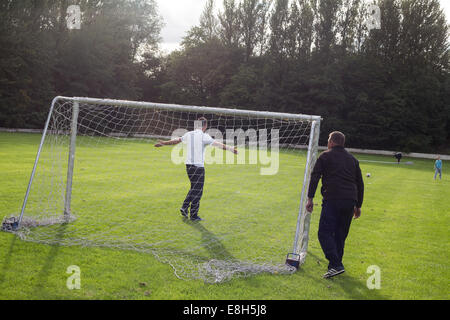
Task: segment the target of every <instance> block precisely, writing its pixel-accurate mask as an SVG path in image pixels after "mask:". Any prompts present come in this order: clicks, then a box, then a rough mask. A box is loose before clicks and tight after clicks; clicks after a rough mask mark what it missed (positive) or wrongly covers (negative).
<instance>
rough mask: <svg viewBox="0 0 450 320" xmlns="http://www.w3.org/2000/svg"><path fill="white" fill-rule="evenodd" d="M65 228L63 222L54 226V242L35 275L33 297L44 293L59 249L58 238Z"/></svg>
mask: <svg viewBox="0 0 450 320" xmlns="http://www.w3.org/2000/svg"><path fill="white" fill-rule="evenodd" d="M66 229H67V224H66V223H63V224H61V225H59V226H57V227H56V230H55V240H56V241H55V242H56V243H55V244H53V245H51V246H50V251H49V253H48V255H47V258H46V260H45V262H44V264H43V266H42V268H41V270H40V272H39V274H38V275H37V284H36V286H35V288H34V294H33V296H34V297H41V298H42V297H43V296H45V294H46V286H47V285H48V278H49V275H50V272H51V270H52V268H53V265H54V263H55V259H56V257H57V256H58V253H59V249H60V247H61V245H60V244H59V242H60V240H62V238H63V237H64V234H65V232H66Z"/></svg>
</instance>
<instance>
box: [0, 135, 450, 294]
mask: <svg viewBox="0 0 450 320" xmlns="http://www.w3.org/2000/svg"><path fill="white" fill-rule="evenodd" d="M39 140H40V136H39V135H34V134H11V133H0V176H1V179H0V180H1V182H2V183H1V184H0V215H1V216H2V217H3V216H5V215H10V214H13V213H14V214H17V212H19V211H20V207H21V204H22V201H23V196H24V193H25V190H26V186H27V184H28V179H29V175H30V172H31V169H32V165H33V162H34V158H35V155H36V151H37V148H38V145H39ZM135 148H136V153H135V155H134V156H133V157H131V158H127V157H125V158H123V159H121V158H120V157H121V155H120V154H114V153H113V150H108V149H104V150H101V152H96V153H95V152H92V151H93V150H94V149H95V150H97V151H98V146H86V147H85V148H83V147H81V148H78V149H77V156H79V155H80V156H81V157H78V158H79V159H83V160H80V161H81V162H78V163H77V164H76V170H79V171H78V172H77V174H78V175H77V176H76V177H77V178H76V179H75V180H74V196H73V198H74V200H73V201H74V203H73V207H74V208H76V207H77V205H78V206H82V204H83V202H88V203H90V204H91V205H94V204H95V201H96V199H106V200H103V201H97V203H96V205H97V209H98V210H97V211H96V212H97V214H98V215H99V216H100V217H101V216H102V215H109V217H110V218H111V221H112V222H110V223H113V222H114V221H115V220H114V219H117V221H119V222H120V221H122V220H121V215H120V214H121V213H124V214H125V215H126V212H124V211H125V210H129V208H133V211H134V212H140V213H141V214H142V216H140V217H139V219H147V220H146V221H149V223H150V224H151V223H152V221H153V222H154V227H155V229H156V230H157V229H158V228H161V226H162V225H164V228H165V229H164V230H170V229H171V228H173V230H172V231H171V232H173V233H175V234H176V233H177V232H179V231H180V230H182V229H183V228H186V230H189V232H190V233H191V234H193V235H195V234H197V239H196V240H197V241H199V242H202V241H205V239H206V240H207V241H211V239H213V240H220V241H218V243H219V244H220V246H221V250H220V252H219V253H221V254H223V253H224V252H225V253H226V254H230V255H232V256H234V257H237V258H245V257H253V256H255V255H256V256H258V255H262V254H265V252H267V250H270V249H274V251H276V252H273V253H271V255H270V258H271V259H275V260H276V259H278V258H279V259H280V260H282V261H281V262H283V259H284V256H285V255H286V253H287V252H288V251H289V250H290V247H291V245H292V241H293V236H294V231H295V222H296V216H297V211H298V203H299V195H300V182H301V181H302V174H303V170H302V168H303V166H304V161H305V159H304V157H303V156H301V155H295V154H293V153H281V155H280V162H281V166H282V169H280V172H279V174H278V175H276V176H269V177H262V176H260V175H259V173H258V167H255V166H248V165H247V166H245V165H229V166H224V165H210V166H207V168H206V170H207V171H206V184H205V193H204V196H203V199H202V203H201V209H200V210H201V216H203V217H204V218H205V219H206V221H204V222H202V223H201V225H200V227H195V228H193V227H191V226H187V225H185V224H183V223H182V221H181V219H180V217H179V213H178V208H179V206H180V203H181V201H182V200H183V198H184V196H185V193H186V192H187V188H188V181H187V177H186V174H185V171H184V166H183V165H180V166H176V165H173V164H172V163H171V161H170V152H171V149H170V148H165V149H161V150H155V149H154V148H153V147H152V145H151V144H148V143H147V144H146V143H136V144H135ZM90 155H91V156H90ZM83 156H84V157H83ZM356 156H357V158H358V159H361V160H370V161H394V159H391V158H387V157H382V156H367V155H356ZM100 157H101V158H100ZM105 157H106V159H107V160H105ZM100 159H102V160H101V161H100ZM108 159H111V160H114V161H111V163H110V166H104V165H102V166H97V167H92V166H90V165H89V164H91V163H104V161H108ZM149 161H151V163H149ZM402 161H410V159H403V160H402ZM411 161H413V162H414V164H413V165H411V166H397V165H391V164H383V163H376V162H361V169H362V171H363V174H364V176H365V174H366V173H368V172H370V173H371V177H370V178H366V177H365V178H364V180H365V187H366V192H365V201H364V205H363V210H362V217H361V218H360V219H359V220H355V221H354V222H353V223H352V227H351V230H350V234H349V237H348V240H347V244H346V253H345V255H344V264H345V266H346V270H347V272H346V273H345V274H343V275H341V276H339V277H337V278H334V279H331V280H325V279H322V278H321V276H322V274H323V273H324V272H325V271H326V265H327V262H326V260H325V258H324V256H323V253H322V251H321V248H320V245H319V243H318V240H317V227H318V221H319V216H320V201H321V198H320V195H319V192H318V193H317V196H316V199H315V203H316V204H317V205H316V206H315V209H314V212H313V215H312V222H311V228H310V242H309V250H308V256H307V259H306V263H305V264H304V265H303V266H302V267H301V269H300V270H299V271H298V272H297V273H295V274H293V275H269V274H261V275H257V276H252V277H248V278H237V279H233V280H231V281H228V282H225V283H220V284H207V283H204V282H203V281H200V280H188V281H185V280H180V279H178V278H177V277H176V276H175V275H174V271H173V269H172V267H171V266H170V265H168V264H164V263H161V262H160V261H158V260H157V259H156V258H155V257H154V256H153V255H151V254H146V253H141V252H136V251H130V250H120V249H115V248H98V247H89V246H88V247H85V246H69V247H68V246H57V245H43V244H37V243H33V242H25V241H22V240H20V239H18V238H17V237H15V236H14V235H12V234H8V233H0V299H263V300H264V299H275V300H278V299H448V298H449V297H450V296H449V293H448V292H449V291H448V288H449V284H450V281H449V280H448V279H449V276H450V271H449V267H448V262H449V261H448V256H449V253H450V252H449V229H448V226H449V222H450V221H449V215H448V213H449V211H448V207H449V200H448V199H449V196H450V188H449V180H448V178H447V177H446V175H445V172H446V171H445V163H444V176H443V180H442V181H439V180H438V181H434V180H433V174H434V172H433V161H431V160H419V159H412V160H411ZM118 164H119V165H118ZM150 169H151V170H150ZM123 171H126V173H127V175H128V176H131V177H134V179H132V180H133V183H132V184H131V185H130V189H132V190H133V191H132V192H129V193H127V194H124V193H123V192H115V189H112V190H111V188H109V186H111V185H112V184H113V183H116V182H117V181H120V179H121V177H120V173H121V172H123ZM299 171H301V172H299ZM127 181H129V180H124V181H123V183H124V184H126V183H129V182H127ZM125 187H126V186H125ZM105 194H106V195H105ZM249 199H250V200H249ZM74 210H75V209H74ZM162 212H163V213H164V215H162V214H161V213H162ZM155 213H157V214H158V216H160V219H158V220H157V219H155V216H154V214H155ZM149 217H151V218H149ZM239 217H242V219H241V221H244V222H245V225H240V224H239V221H240V220H239ZM94 220H95V219H94ZM106 221H107V220H106V219H103V220H100V223H98V224H96V223H94V224H93V226H94V227H95V228H96V229H98V230H100V231H101V230H104V229H108V228H109V227H110V225H108V224H107V223H106ZM94 222H95V221H94ZM159 223H161V224H159ZM76 226H77V225H76V223H75V224H73V225H70V226H68V228H69V230H65V231H70V228H75V227H76ZM230 226H231V227H230ZM131 227H133V226H131ZM134 227H135V228H137V229H139V226H138V225H136V226H134ZM131 230H132V229H131ZM247 230H252V231H253V232H251V233H248V232H247ZM72 231H73V232H77V230H76V229H74V230H72ZM88 231H89V232H90V231H91V229H89V230H88ZM122 231H123V232H126V231H125V230H122ZM244 231H245V232H244ZM248 234H251V235H252V236H251V239H246V238H245V236H246V235H248ZM216 242H217V241H216ZM208 248H210V250H209V251H208ZM216 249H217V246H216V247H213V248H212V249H211V247H209V246H206V247H203V248H202V250H203V252H200V254H201V255H203V256H213V255H215V254H217V253H218V252H217V251H216ZM71 265H77V266H79V267H80V269H81V289H79V290H69V289H68V288H67V286H66V281H67V278H68V277H69V274H67V273H66V270H67V268H68V267H69V266H71ZM373 265H376V266H378V267H379V268H380V270H381V274H380V276H381V288H380V289H379V290H377V289H374V290H370V289H368V287H367V280H368V279H369V277H370V276H371V275H372V274H371V273H367V270H368V268H369V267H370V266H373Z"/></svg>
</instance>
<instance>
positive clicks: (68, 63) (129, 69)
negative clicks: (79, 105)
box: [0, 0, 162, 128]
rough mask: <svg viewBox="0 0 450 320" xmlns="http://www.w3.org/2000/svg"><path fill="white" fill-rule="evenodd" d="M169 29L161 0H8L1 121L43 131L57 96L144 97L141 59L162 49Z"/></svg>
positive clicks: (1, 12)
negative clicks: (73, 10)
mask: <svg viewBox="0 0 450 320" xmlns="http://www.w3.org/2000/svg"><path fill="white" fill-rule="evenodd" d="M73 4H76V5H78V6H79V7H80V9H81V13H82V16H81V18H82V20H81V28H80V29H79V30H76V29H75V30H70V29H69V28H68V23H67V18H68V15H67V9H68V7H69V5H73ZM161 26H162V21H161V18H160V17H159V15H158V12H157V8H156V5H155V3H154V1H153V0H127V1H123V0H106V1H105V0H77V1H73V0H71V1H69V0H61V1H53V0H39V1H35V0H21V1H16V0H0V57H1V60H0V126H3V127H21V128H23V127H38V128H41V127H42V126H43V123H45V118H46V115H47V113H48V109H49V105H50V102H51V100H52V99H53V98H52V97H54V96H56V95H67V96H92V97H111V98H129V99H139V98H141V97H142V82H143V81H145V80H146V76H145V70H144V69H143V65H142V64H141V63H138V62H137V61H136V57H137V56H138V55H139V52H140V51H149V52H154V51H156V50H157V47H158V43H159V42H160V36H159V34H160V30H161Z"/></svg>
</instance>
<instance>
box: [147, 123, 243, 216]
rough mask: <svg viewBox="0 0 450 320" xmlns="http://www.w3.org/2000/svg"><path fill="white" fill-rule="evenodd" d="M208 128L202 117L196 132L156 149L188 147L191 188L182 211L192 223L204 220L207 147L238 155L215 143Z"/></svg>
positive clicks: (230, 148) (187, 159) (235, 151)
mask: <svg viewBox="0 0 450 320" xmlns="http://www.w3.org/2000/svg"><path fill="white" fill-rule="evenodd" d="M207 128H208V121H207V120H206V118H204V117H201V118H199V119H198V120H197V121H195V123H194V131H189V132H187V133H185V134H184V135H183V136H182V137H181V138H176V139H172V140H170V141H158V143H157V144H155V147H157V148H159V147H162V146H168V145H176V144H179V143H181V142H183V143H185V144H186V145H187V157H186V162H185V163H186V172H187V175H188V177H189V180H190V182H191V188H190V190H189V192H188V194H187V196H186V199H185V200H184V202H183V205H182V207H181V209H180V211H181V214H182V215H183V217H185V218H187V217H188V215H189V207H190V218H191V220H192V221H201V220H203V219H202V218H200V217H199V216H198V210H199V208H200V199H201V198H202V195H203V185H204V183H205V147H206V146H208V145H212V146H213V147H218V148H221V149H223V150H228V151H230V152H233V153H234V154H237V153H238V152H237V149H236V148H234V147H230V146H227V145H225V144H223V143H220V142H218V141H215V140H214V139H213V138H212V137H211V136H210V135H209V134H207V133H205V131H206V129H207Z"/></svg>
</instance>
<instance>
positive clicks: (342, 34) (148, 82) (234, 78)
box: [0, 0, 450, 152]
mask: <svg viewBox="0 0 450 320" xmlns="http://www.w3.org/2000/svg"><path fill="white" fill-rule="evenodd" d="M370 3H371V2H370ZM374 3H375V4H376V7H375V8H379V12H378V13H379V17H380V18H381V20H380V24H379V26H377V28H372V27H371V26H372V25H371V22H372V20H371V19H374V17H376V14H378V13H377V12H376V10H375V11H374V6H369V5H368V2H367V1H364V0H223V1H222V2H221V3H216V2H215V1H214V0H207V1H206V5H205V8H204V11H203V13H202V15H201V17H200V19H199V22H198V24H197V25H196V26H194V27H192V28H191V29H190V30H188V31H187V32H186V35H185V37H184V40H183V42H182V48H181V49H180V50H177V51H174V52H172V53H170V54H168V55H163V54H161V53H159V51H158V43H159V42H160V41H161V39H160V36H159V34H160V30H161V28H162V25H163V21H162V18H161V17H159V15H158V11H157V6H156V4H155V2H154V1H153V0H128V1H121V0H103V1H100V0H98V1H93V0H79V1H70V4H78V5H79V6H80V8H81V12H82V21H81V22H82V26H81V28H80V29H79V30H69V29H67V27H66V20H65V18H66V10H67V6H68V1H67V0H66V1H31V0H24V1H13V0H0V57H1V61H0V126H2V127H42V125H43V123H44V120H43V119H45V116H46V113H47V112H48V106H49V102H50V101H51V99H52V98H53V96H55V95H69V96H80V95H81V96H91V97H99V98H103V97H107V98H117V99H130V100H145V101H155V102H166V103H179V104H192V105H207V106H211V107H226V108H242V109H253V110H269V111H280V112H290V113H306V114H315V115H320V116H322V117H323V119H324V120H323V123H322V127H321V128H322V130H321V132H322V134H321V143H322V144H324V143H325V141H326V139H327V135H328V133H329V132H330V131H332V130H340V131H342V132H344V133H345V134H346V136H347V141H348V142H347V143H348V146H351V147H357V148H370V149H395V150H399V151H406V152H407V151H417V152H420V151H422V152H448V151H449V150H450V130H449V129H450V103H449V101H450V100H449V97H450V70H449V37H448V36H449V25H448V23H447V20H446V17H445V15H444V12H443V10H442V8H441V7H440V3H439V0H377V1H375V2H374ZM219 4H220V5H221V9H220V10H215V8H216V7H218V5H219Z"/></svg>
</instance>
